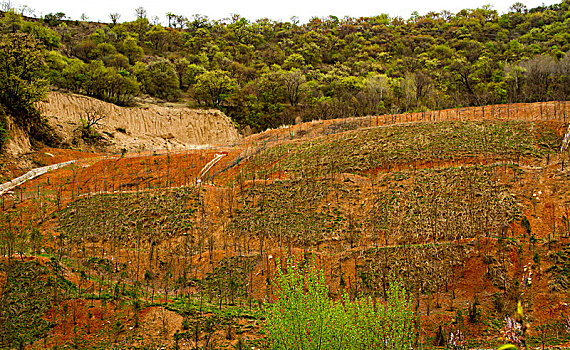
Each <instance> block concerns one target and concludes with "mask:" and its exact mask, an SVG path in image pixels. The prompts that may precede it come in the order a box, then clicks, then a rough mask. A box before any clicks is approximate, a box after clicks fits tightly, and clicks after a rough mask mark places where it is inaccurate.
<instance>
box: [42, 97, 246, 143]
mask: <svg viewBox="0 0 570 350" xmlns="http://www.w3.org/2000/svg"><path fill="white" fill-rule="evenodd" d="M38 109H39V110H40V113H41V114H42V116H44V117H45V118H47V119H48V123H49V124H50V126H51V127H52V128H53V129H54V130H55V131H56V132H57V133H58V134H59V135H60V137H61V139H62V142H65V143H67V144H70V145H71V144H73V143H77V142H82V143H83V142H86V143H91V144H93V145H97V144H99V145H107V147H105V148H106V149H107V150H108V151H111V152H113V151H114V152H117V151H120V150H122V149H124V150H126V151H130V152H134V151H144V150H157V149H162V150H164V149H177V148H178V149H184V148H188V147H200V146H202V147H204V146H209V145H228V144H232V143H235V142H237V141H238V139H239V134H238V131H237V129H236V127H235V126H234V125H233V124H232V122H231V120H230V119H229V118H228V117H226V116H225V115H224V114H223V113H221V112H220V111H217V110H192V109H189V108H180V107H161V106H156V105H150V106H146V107H137V108H134V107H132V108H125V107H118V106H116V105H113V104H111V103H106V102H102V101H99V100H96V99H94V98H90V97H85V96H80V95H74V94H64V93H59V92H49V93H48V98H47V100H46V101H43V102H40V103H39V104H38ZM85 129H87V131H85ZM89 129H91V130H89ZM89 132H91V135H89V134H88V135H85V133H89Z"/></svg>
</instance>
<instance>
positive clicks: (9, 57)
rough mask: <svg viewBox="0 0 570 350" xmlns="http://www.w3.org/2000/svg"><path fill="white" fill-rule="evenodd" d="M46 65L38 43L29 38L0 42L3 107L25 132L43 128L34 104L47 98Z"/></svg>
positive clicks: (13, 37)
mask: <svg viewBox="0 0 570 350" xmlns="http://www.w3.org/2000/svg"><path fill="white" fill-rule="evenodd" d="M44 69H45V63H44V59H43V53H42V50H41V47H40V45H39V44H38V42H37V41H36V40H35V39H34V38H32V37H30V36H29V35H27V34H22V33H14V34H5V35H3V36H2V37H1V38H0V104H1V105H3V106H4V107H5V108H6V110H7V112H8V113H9V114H10V115H11V116H12V117H13V118H14V120H15V122H16V123H17V124H18V125H20V126H21V127H22V128H24V130H26V131H28V132H33V131H34V130H37V129H38V128H41V127H42V121H41V117H40V115H39V112H38V111H37V109H36V107H35V105H34V104H35V103H36V102H38V101H39V100H40V99H42V98H43V97H44V96H45V93H46V87H47V81H46V80H45V79H43V72H44Z"/></svg>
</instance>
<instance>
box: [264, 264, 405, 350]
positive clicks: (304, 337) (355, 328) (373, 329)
mask: <svg viewBox="0 0 570 350" xmlns="http://www.w3.org/2000/svg"><path fill="white" fill-rule="evenodd" d="M276 284H277V286H276V288H275V296H276V301H275V302H274V303H272V304H271V305H270V306H269V308H268V314H267V327H268V335H269V340H270V342H271V348H272V349H304V350H309V349H410V348H411V347H412V344H413V343H414V341H415V334H414V314H413V312H412V310H411V307H410V301H409V299H408V298H407V297H406V291H405V288H404V287H403V286H402V284H401V283H400V282H397V281H396V282H393V283H392V284H391V285H390V288H389V293H388V295H387V300H386V301H385V303H377V302H376V301H375V300H372V299H371V298H362V299H357V300H354V301H351V300H350V299H349V297H348V295H346V294H345V295H343V296H342V298H341V300H339V301H333V300H331V299H330V298H329V295H328V294H329V293H328V287H327V285H326V284H325V280H324V275H323V273H322V271H319V270H317V269H316V268H315V267H314V266H311V267H309V268H307V269H302V268H299V267H295V266H294V264H293V261H292V260H288V263H287V267H286V269H285V270H283V269H281V268H280V267H278V269H277V278H276Z"/></svg>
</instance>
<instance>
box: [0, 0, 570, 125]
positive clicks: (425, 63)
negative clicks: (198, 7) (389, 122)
mask: <svg viewBox="0 0 570 350" xmlns="http://www.w3.org/2000/svg"><path fill="white" fill-rule="evenodd" d="M569 4H570V2H569V1H568V0H564V1H562V2H560V3H558V4H555V5H551V6H540V7H537V8H531V9H527V8H526V7H525V6H524V5H522V4H515V5H513V6H512V7H511V9H510V10H509V11H508V12H507V13H504V14H499V13H498V12H497V11H495V10H493V9H492V8H491V7H490V6H484V7H482V8H477V9H464V10H461V11H459V12H457V13H451V12H448V11H442V12H429V13H427V14H425V15H419V14H417V13H416V14H414V15H413V16H411V17H410V18H408V19H404V18H401V17H390V16H388V15H385V14H380V15H378V16H374V17H362V18H352V17H345V18H342V19H339V18H337V17H334V16H330V17H325V18H317V17H315V18H312V19H311V20H310V21H309V22H308V23H306V24H299V23H298V22H297V21H294V20H292V21H289V22H282V21H273V20H269V19H260V20H257V21H250V20H248V19H246V18H243V17H241V16H239V15H234V16H232V17H231V18H228V19H224V20H211V19H209V18H207V17H204V16H200V15H195V16H192V17H190V18H188V17H185V16H183V15H181V14H176V13H172V12H168V13H166V16H165V23H162V24H161V23H159V22H160V20H157V19H156V18H154V19H153V20H152V23H151V21H150V20H149V19H148V18H147V15H146V11H145V10H144V8H138V9H137V10H136V13H137V19H136V20H134V21H131V22H123V23H120V22H119V20H120V16H118V15H117V14H116V13H111V14H110V20H111V23H109V24H103V23H101V24H96V23H90V24H89V25H88V26H87V25H82V23H80V22H78V21H70V20H66V17H65V14H63V13H59V12H56V13H55V14H49V15H46V16H44V17H43V18H40V19H33V18H23V17H22V16H20V15H18V14H16V13H14V12H13V11H10V12H6V13H3V16H2V19H1V21H0V28H1V30H2V31H3V33H6V34H8V33H13V34H15V33H27V34H28V36H29V37H33V38H35V39H36V40H37V41H39V42H40V43H41V45H42V46H43V47H45V49H46V50H49V52H48V53H47V60H46V61H47V64H48V67H49V73H48V74H47V78H49V82H50V83H51V84H53V85H56V86H59V87H62V88H66V89H69V90H71V91H74V92H78V93H84V94H88V95H92V96H95V97H97V98H101V99H104V100H108V101H110V102H113V103H118V104H131V103H133V101H134V97H136V96H137V95H139V94H141V93H146V94H149V95H151V96H154V97H156V98H159V99H166V100H184V101H187V102H189V103H190V104H193V105H203V106H209V107H216V108H221V109H223V110H224V112H226V113H227V114H228V115H229V116H230V117H232V118H233V119H234V120H235V121H236V122H238V123H239V124H241V125H242V126H245V125H249V126H251V127H252V128H253V129H257V130H259V129H264V128H267V127H276V126H279V125H280V124H283V123H292V122H293V121H294V120H295V119H296V118H299V117H300V118H302V119H305V120H310V119H314V118H338V117H350V116H358V115H366V114H378V113H391V112H396V111H397V112H405V111H421V110H427V109H439V108H450V107H457V106H473V105H484V104H491V103H508V102H534V101H546V100H552V99H568V98H570V96H569V91H568V86H570V84H569V83H568V82H569V68H568V67H569V63H568V62H569V60H570V59H569V58H568V51H569V49H570V34H569V33H570V30H569V28H570V27H569V25H570V9H569ZM36 45H37V43H36ZM107 81H111V82H113V83H112V84H106V83H105V82H107Z"/></svg>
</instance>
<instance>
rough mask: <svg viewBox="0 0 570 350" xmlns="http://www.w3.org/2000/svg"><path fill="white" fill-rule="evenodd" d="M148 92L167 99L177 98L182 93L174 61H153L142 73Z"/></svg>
mask: <svg viewBox="0 0 570 350" xmlns="http://www.w3.org/2000/svg"><path fill="white" fill-rule="evenodd" d="M142 81H143V83H144V87H145V90H146V92H147V93H149V94H150V95H152V96H156V97H158V98H163V99H166V100H172V99H176V98H177V97H178V96H179V94H180V81H179V80H178V74H177V73H176V69H175V67H174V65H173V64H172V63H170V62H169V61H167V60H164V59H162V60H157V61H154V62H151V63H150V64H149V65H148V66H147V67H146V70H145V72H144V73H143V75H142Z"/></svg>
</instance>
